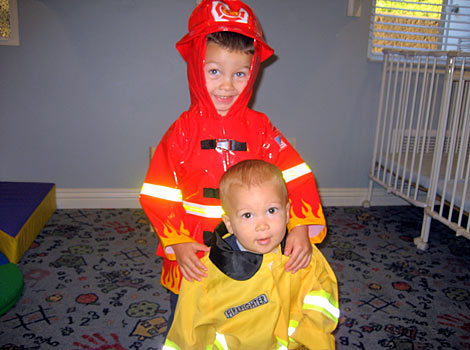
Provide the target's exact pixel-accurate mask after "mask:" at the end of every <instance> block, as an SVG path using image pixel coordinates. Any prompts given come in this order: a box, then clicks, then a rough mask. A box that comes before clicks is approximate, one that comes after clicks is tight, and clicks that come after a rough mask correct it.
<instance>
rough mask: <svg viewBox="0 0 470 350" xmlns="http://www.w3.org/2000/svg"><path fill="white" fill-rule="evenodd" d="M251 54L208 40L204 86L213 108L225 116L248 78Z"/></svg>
mask: <svg viewBox="0 0 470 350" xmlns="http://www.w3.org/2000/svg"><path fill="white" fill-rule="evenodd" d="M252 57H253V55H251V54H248V53H244V52H240V51H229V50H227V49H225V48H223V47H221V46H219V45H217V44H215V43H214V42H208V43H207V48H206V57H205V60H204V75H205V78H206V88H207V91H208V92H209V95H210V97H211V99H212V102H213V103H214V106H215V109H216V110H217V112H218V113H219V114H220V115H221V116H225V115H226V114H227V113H228V111H229V109H230V107H232V105H233V104H234V103H235V101H236V100H237V98H238V96H239V95H240V93H241V92H242V91H243V89H244V88H245V86H246V84H247V83H248V80H249V78H250V65H251V58H252Z"/></svg>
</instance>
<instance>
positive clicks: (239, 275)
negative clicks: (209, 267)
mask: <svg viewBox="0 0 470 350" xmlns="http://www.w3.org/2000/svg"><path fill="white" fill-rule="evenodd" d="M227 233H228V231H227V228H226V227H225V224H224V223H223V222H221V223H220V224H219V225H218V226H217V227H216V228H215V231H214V235H213V237H212V244H211V250H210V253H209V259H210V260H211V261H212V262H213V263H214V265H215V266H217V268H218V269H219V270H220V271H221V272H223V273H224V274H226V275H227V276H228V277H230V278H233V279H234V280H237V281H246V280H248V279H250V278H251V277H253V276H254V275H255V273H256V272H257V271H258V270H259V268H260V267H261V264H262V262H263V255H262V254H256V253H252V252H246V251H237V250H233V249H232V247H231V246H230V245H229V244H228V243H227V242H226V241H225V240H224V239H223V238H222V237H223V236H225V235H226V234H227ZM286 236H287V232H286ZM286 236H285V237H284V239H283V240H282V242H281V251H282V253H284V247H285V243H286Z"/></svg>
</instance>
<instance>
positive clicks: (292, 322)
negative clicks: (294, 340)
mask: <svg viewBox="0 0 470 350" xmlns="http://www.w3.org/2000/svg"><path fill="white" fill-rule="evenodd" d="M298 326H299V322H298V321H295V320H290V321H289V328H287V334H288V335H289V337H290V336H292V334H294V332H295V330H296V329H297V327H298Z"/></svg>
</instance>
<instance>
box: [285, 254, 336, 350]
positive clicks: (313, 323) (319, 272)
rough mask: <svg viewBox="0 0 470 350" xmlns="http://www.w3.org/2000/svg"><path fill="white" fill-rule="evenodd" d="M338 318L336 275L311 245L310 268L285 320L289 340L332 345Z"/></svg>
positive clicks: (323, 346)
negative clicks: (288, 320)
mask: <svg viewBox="0 0 470 350" xmlns="http://www.w3.org/2000/svg"><path fill="white" fill-rule="evenodd" d="M338 319H339V305H338V283H337V280H336V276H335V274H334V272H333V270H332V269H331V267H330V265H329V264H328V262H327V261H326V259H325V257H324V256H323V254H321V252H320V251H319V250H318V248H317V247H315V246H313V255H312V270H311V271H310V273H306V274H305V278H304V279H303V281H302V283H301V288H300V293H298V299H297V301H296V306H295V308H294V310H293V312H292V314H291V318H290V322H289V328H290V334H289V335H290V341H289V343H293V344H295V343H297V344H302V345H304V346H306V347H307V348H309V349H335V338H334V336H333V335H332V332H333V331H334V330H335V328H336V326H337V324H338ZM289 348H290V346H289ZM294 348H295V347H294Z"/></svg>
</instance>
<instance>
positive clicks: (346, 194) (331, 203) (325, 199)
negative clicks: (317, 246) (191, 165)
mask: <svg viewBox="0 0 470 350" xmlns="http://www.w3.org/2000/svg"><path fill="white" fill-rule="evenodd" d="M319 191H320V198H321V201H322V204H323V206H324V207H354V206H362V203H363V201H364V200H365V199H367V188H323V189H320V190H319ZM139 192H140V190H138V189H133V188H77V189H75V188H73V189H71V188H57V189H56V196H57V208H58V209H85V208H90V209H93V208H96V209H99V208H140V203H139V199H138V198H139ZM371 205H373V206H376V205H378V206H382V205H384V206H385V205H408V203H407V202H406V201H404V200H402V199H400V198H398V197H396V196H394V195H391V194H389V193H387V192H386V191H385V190H384V189H382V188H374V192H373V198H372V202H371Z"/></svg>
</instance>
